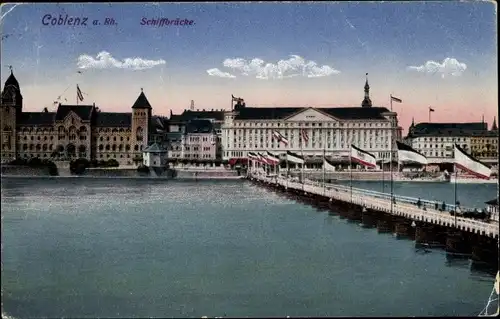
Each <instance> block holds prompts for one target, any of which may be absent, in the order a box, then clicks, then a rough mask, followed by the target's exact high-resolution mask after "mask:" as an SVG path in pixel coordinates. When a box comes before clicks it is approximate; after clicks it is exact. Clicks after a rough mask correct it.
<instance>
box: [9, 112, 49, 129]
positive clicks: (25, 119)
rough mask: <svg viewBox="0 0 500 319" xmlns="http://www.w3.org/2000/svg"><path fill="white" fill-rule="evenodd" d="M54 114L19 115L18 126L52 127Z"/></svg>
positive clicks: (24, 113)
mask: <svg viewBox="0 0 500 319" xmlns="http://www.w3.org/2000/svg"><path fill="white" fill-rule="evenodd" d="M55 116H56V113H55V112H23V113H21V116H20V119H19V122H18V123H17V125H19V126H29V125H39V126H52V125H54V118H55Z"/></svg>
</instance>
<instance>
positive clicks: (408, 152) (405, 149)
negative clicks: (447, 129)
mask: <svg viewBox="0 0 500 319" xmlns="http://www.w3.org/2000/svg"><path fill="white" fill-rule="evenodd" d="M396 145H397V147H398V162H399V163H401V162H416V163H420V164H423V165H427V164H428V162H427V157H425V156H424V155H422V153H419V152H418V151H417V150H415V149H413V148H411V147H410V146H408V145H406V144H403V143H401V142H399V141H396Z"/></svg>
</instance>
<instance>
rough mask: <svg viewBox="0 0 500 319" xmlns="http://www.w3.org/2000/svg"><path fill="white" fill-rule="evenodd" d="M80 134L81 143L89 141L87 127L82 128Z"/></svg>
mask: <svg viewBox="0 0 500 319" xmlns="http://www.w3.org/2000/svg"><path fill="white" fill-rule="evenodd" d="M78 133H79V135H80V141H82V140H86V139H87V128H86V127H85V126H80V129H79V130H78Z"/></svg>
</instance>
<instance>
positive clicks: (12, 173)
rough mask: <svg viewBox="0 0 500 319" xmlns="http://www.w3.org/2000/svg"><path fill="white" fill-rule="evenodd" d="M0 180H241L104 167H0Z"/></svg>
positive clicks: (217, 172) (233, 174) (208, 173)
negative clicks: (82, 169)
mask: <svg viewBox="0 0 500 319" xmlns="http://www.w3.org/2000/svg"><path fill="white" fill-rule="evenodd" d="M1 177H2V178H32V177H51V178H52V177H54V178H59V177H61V178H67V177H75V178H140V179H144V178H146V179H169V180H171V179H186V180H201V179H210V180H213V179H221V180H231V179H242V178H243V176H239V175H238V172H237V171H233V170H227V169H208V170H204V169H186V170H184V169H164V168H150V169H149V171H147V172H139V171H138V170H137V168H136V167H125V168H120V167H106V168H88V169H86V170H85V172H83V173H82V174H79V175H77V174H72V173H71V172H70V170H69V168H67V167H60V168H59V169H58V174H57V175H51V174H50V172H49V170H48V169H47V168H45V167H26V166H2V170H1Z"/></svg>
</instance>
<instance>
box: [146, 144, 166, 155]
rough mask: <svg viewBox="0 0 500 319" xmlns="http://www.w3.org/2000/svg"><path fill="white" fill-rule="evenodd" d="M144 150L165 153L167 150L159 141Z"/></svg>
mask: <svg viewBox="0 0 500 319" xmlns="http://www.w3.org/2000/svg"><path fill="white" fill-rule="evenodd" d="M142 152H144V153H165V152H167V151H166V150H164V149H162V148H161V147H160V146H159V145H158V144H157V143H153V144H151V145H150V146H148V147H146V148H145V149H144V150H143V151H142Z"/></svg>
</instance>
